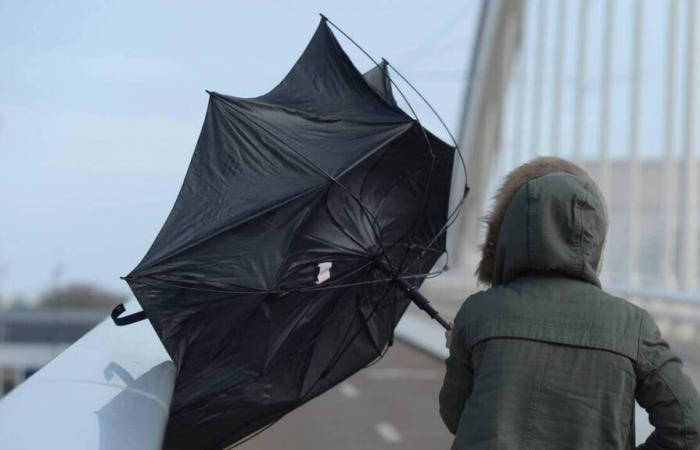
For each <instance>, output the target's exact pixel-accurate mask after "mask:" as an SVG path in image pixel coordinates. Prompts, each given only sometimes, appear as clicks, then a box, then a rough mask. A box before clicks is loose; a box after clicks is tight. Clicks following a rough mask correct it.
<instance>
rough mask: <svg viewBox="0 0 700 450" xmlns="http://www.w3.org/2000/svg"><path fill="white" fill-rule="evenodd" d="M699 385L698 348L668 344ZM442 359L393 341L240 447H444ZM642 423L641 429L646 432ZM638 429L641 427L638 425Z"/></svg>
mask: <svg viewBox="0 0 700 450" xmlns="http://www.w3.org/2000/svg"><path fill="white" fill-rule="evenodd" d="M671 346H672V348H673V349H674V351H676V352H677V353H678V354H679V355H680V356H681V358H683V359H684V362H685V370H686V373H688V375H690V377H691V378H693V380H694V382H695V383H696V386H698V387H700V352H699V351H698V350H697V347H694V346H684V345H682V344H677V343H671ZM443 373H444V369H443V363H442V362H441V361H440V360H438V359H436V358H433V357H430V356H427V355H426V354H424V353H423V352H421V351H418V350H416V349H414V348H413V347H410V346H408V345H407V344H403V343H401V342H397V343H396V344H395V345H394V347H392V348H391V349H390V351H389V352H388V353H387V355H386V356H385V357H384V359H382V360H381V361H380V362H379V363H377V364H376V365H374V366H372V367H371V368H368V369H365V370H363V371H361V372H359V373H358V374H356V375H355V376H353V377H352V378H350V379H349V380H347V381H346V382H344V383H343V384H341V385H339V386H337V387H336V388H334V389H332V390H331V391H329V392H327V393H325V394H323V395H321V396H320V397H319V398H317V399H315V400H312V401H311V402H309V403H308V404H306V405H305V406H303V407H301V408H299V409H298V410H296V411H293V412H292V413H290V414H289V415H287V416H286V417H285V418H283V419H282V420H281V421H279V422H277V423H276V424H275V425H273V426H272V427H271V428H269V429H268V430H266V431H265V432H263V433H262V434H260V435H258V436H257V437H255V438H253V439H252V440H250V441H248V442H247V443H246V444H243V445H242V446H240V447H238V448H240V449H243V450H279V449H285V450H301V449H303V450H331V449H332V450H351V449H352V450H355V449H357V450H384V449H406V450H413V449H416V450H418V449H420V450H425V449H448V448H450V445H451V443H452V438H451V436H450V434H449V432H448V431H447V429H446V428H445V427H444V425H443V424H442V422H441V420H440V417H439V415H438V410H437V408H438V403H437V396H438V391H439V389H440V385H441V384H442V376H443ZM646 428H648V426H647V427H645V429H644V432H649V430H647V429H646ZM640 431H641V430H640Z"/></svg>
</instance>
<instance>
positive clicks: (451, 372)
mask: <svg viewBox="0 0 700 450" xmlns="http://www.w3.org/2000/svg"><path fill="white" fill-rule="evenodd" d="M464 309H465V308H464V307H462V309H461V310H460V312H459V313H458V314H457V317H456V318H455V325H454V326H453V330H452V341H451V344H450V356H449V357H448V358H447V360H446V361H445V365H446V366H447V367H446V369H447V370H446V371H445V380H444V381H443V383H442V389H440V417H442V421H443V422H445V425H446V426H447V429H448V430H450V432H451V433H452V434H456V433H457V424H458V423H459V418H460V416H461V415H462V410H463V409H464V403H465V402H466V401H467V398H468V397H469V394H471V391H472V380H473V367H472V360H471V354H470V352H469V350H468V348H467V341H466V321H464V320H463V315H464V313H463V311H464Z"/></svg>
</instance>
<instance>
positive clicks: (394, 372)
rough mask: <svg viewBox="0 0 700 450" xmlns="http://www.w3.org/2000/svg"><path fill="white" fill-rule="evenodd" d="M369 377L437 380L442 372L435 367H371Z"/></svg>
mask: <svg viewBox="0 0 700 450" xmlns="http://www.w3.org/2000/svg"><path fill="white" fill-rule="evenodd" d="M366 374H367V376H368V377H369V378H372V379H373V380H396V379H410V380H437V379H439V378H440V373H439V371H437V370H434V369H406V368H400V367H395V368H388V369H369V370H367V371H366Z"/></svg>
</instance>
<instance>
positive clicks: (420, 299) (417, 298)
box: [376, 261, 452, 330]
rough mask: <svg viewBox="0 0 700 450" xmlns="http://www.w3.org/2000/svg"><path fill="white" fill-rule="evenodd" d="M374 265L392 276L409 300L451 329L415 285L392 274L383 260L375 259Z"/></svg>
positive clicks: (445, 327)
mask: <svg viewBox="0 0 700 450" xmlns="http://www.w3.org/2000/svg"><path fill="white" fill-rule="evenodd" d="M376 266H377V268H378V269H379V270H381V271H382V272H384V273H385V274H386V275H388V276H390V277H393V281H394V283H396V284H397V285H398V286H399V287H400V288H401V289H402V290H403V291H404V292H405V293H406V294H407V295H408V298H410V299H411V301H412V302H413V303H414V304H415V305H416V306H417V307H418V308H420V309H422V310H423V311H425V312H426V313H427V314H428V315H429V316H430V318H431V319H433V320H435V321H437V323H439V324H440V325H442V327H443V328H444V329H445V330H451V329H452V327H451V326H450V324H449V323H447V321H446V320H445V319H443V318H442V317H441V316H440V313H438V312H437V311H436V310H435V308H433V306H432V305H431V304H430V301H428V299H427V298H425V296H424V295H423V294H421V293H420V292H418V289H416V288H415V287H413V286H411V285H410V284H408V283H407V282H406V280H404V279H402V278H399V277H397V276H395V275H394V274H392V273H391V271H390V270H389V268H388V267H387V266H386V263H385V262H384V261H377V263H376Z"/></svg>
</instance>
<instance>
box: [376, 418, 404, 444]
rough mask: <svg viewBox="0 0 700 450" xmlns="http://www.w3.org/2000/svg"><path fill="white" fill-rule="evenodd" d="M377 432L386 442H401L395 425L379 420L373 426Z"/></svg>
mask: <svg viewBox="0 0 700 450" xmlns="http://www.w3.org/2000/svg"><path fill="white" fill-rule="evenodd" d="M374 429H375V430H377V434H378V435H379V437H380V438H382V440H383V441H384V442H386V443H387V444H399V443H400V442H401V440H402V439H401V433H399V430H397V429H396V427H395V426H393V425H392V424H390V423H388V422H379V423H377V425H375V426H374Z"/></svg>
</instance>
